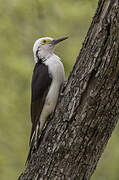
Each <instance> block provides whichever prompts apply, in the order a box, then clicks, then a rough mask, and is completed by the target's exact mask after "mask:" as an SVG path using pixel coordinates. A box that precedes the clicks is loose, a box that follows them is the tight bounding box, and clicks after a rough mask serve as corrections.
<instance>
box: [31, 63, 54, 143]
mask: <svg viewBox="0 0 119 180" xmlns="http://www.w3.org/2000/svg"><path fill="white" fill-rule="evenodd" d="M51 82H52V77H51V76H50V74H49V72H48V66H46V65H45V64H43V63H36V65H35V68H34V72H33V76H32V87H31V89H32V94H31V121H32V130H31V137H30V141H31V138H32V135H33V132H34V131H35V129H36V126H37V123H38V120H39V117H40V114H41V111H42V109H43V105H44V102H45V97H46V95H47V93H48V90H49V87H50V85H51Z"/></svg>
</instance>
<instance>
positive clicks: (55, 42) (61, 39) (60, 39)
mask: <svg viewBox="0 0 119 180" xmlns="http://www.w3.org/2000/svg"><path fill="white" fill-rule="evenodd" d="M65 39H68V37H62V38H58V39H54V40H52V41H51V44H52V45H56V44H58V43H59V42H61V41H64V40H65Z"/></svg>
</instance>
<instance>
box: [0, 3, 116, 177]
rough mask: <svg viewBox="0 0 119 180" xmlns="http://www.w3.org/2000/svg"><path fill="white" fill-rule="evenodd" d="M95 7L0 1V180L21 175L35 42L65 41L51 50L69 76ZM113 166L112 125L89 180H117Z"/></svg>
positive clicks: (25, 155)
mask: <svg viewBox="0 0 119 180" xmlns="http://www.w3.org/2000/svg"><path fill="white" fill-rule="evenodd" d="M96 7H97V0H58V1H54V0H4V1H3V0H0V180H6V179H9V180H16V179H17V178H18V176H19V175H20V173H21V172H22V171H23V170H24V164H25V161H26V157H27V154H28V149H29V148H28V142H29V136H30V129H31V122H30V110H29V109H30V105H29V104H30V83H31V77H32V71H33V67H34V61H33V53H32V47H33V44H34V42H35V40H36V39H38V38H39V37H42V36H50V37H53V38H58V37H62V36H67V35H68V36H69V37H70V38H69V39H68V40H67V41H65V42H64V43H61V44H59V45H58V46H57V48H56V50H55V53H56V54H57V55H59V56H60V57H61V59H62V61H63V63H64V66H65V71H66V77H68V75H69V73H70V71H71V69H72V67H73V65H74V63H75V60H76V57H77V55H78V53H79V51H80V48H81V46H82V42H83V40H84V38H85V36H86V33H87V31H88V28H89V26H90V23H91V21H92V17H93V15H94V12H95V10H96ZM118 166H119V127H118V126H117V128H116V130H115V131H114V132H113V135H112V137H111V139H110V142H109V143H108V145H107V149H106V150H105V152H104V153H103V156H102V158H101V159H100V162H99V164H98V166H97V169H96V171H95V173H94V175H93V176H92V178H91V180H118V179H119V171H118Z"/></svg>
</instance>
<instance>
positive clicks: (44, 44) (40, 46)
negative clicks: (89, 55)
mask: <svg viewBox="0 0 119 180" xmlns="http://www.w3.org/2000/svg"><path fill="white" fill-rule="evenodd" d="M67 38H68V37H62V38H58V39H53V38H51V37H43V38H40V39H38V40H36V42H35V44H34V46H33V53H34V60H35V62H36V63H37V62H38V59H47V58H48V57H49V56H51V55H52V53H53V50H54V47H55V45H56V44H58V43H59V42H61V41H63V40H65V39H67Z"/></svg>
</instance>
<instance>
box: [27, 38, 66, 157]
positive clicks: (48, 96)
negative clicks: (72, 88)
mask: <svg viewBox="0 0 119 180" xmlns="http://www.w3.org/2000/svg"><path fill="white" fill-rule="evenodd" d="M67 38H68V37H63V38H59V39H56V40H54V39H52V38H50V37H44V38H40V39H38V40H36V42H35V44H34V46H33V53H34V60H35V62H36V64H35V68H34V71H33V76H32V87H31V88H32V92H31V121H32V130H31V136H30V152H29V156H28V159H27V160H29V159H30V155H31V151H33V150H34V149H37V147H38V141H39V137H40V136H41V133H42V131H43V129H44V126H45V124H46V121H47V118H48V116H49V115H50V114H51V113H52V112H53V111H54V109H55V106H56V103H57V99H58V95H59V91H60V87H61V85H62V84H63V82H64V80H65V73H64V66H63V64H62V62H61V61H60V58H59V57H58V56H56V55H55V54H54V53H53V50H54V47H55V45H56V44H58V43H59V42H61V41H63V40H65V39H67Z"/></svg>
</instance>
